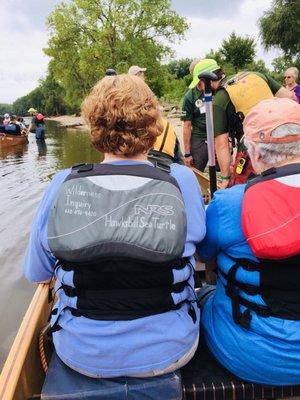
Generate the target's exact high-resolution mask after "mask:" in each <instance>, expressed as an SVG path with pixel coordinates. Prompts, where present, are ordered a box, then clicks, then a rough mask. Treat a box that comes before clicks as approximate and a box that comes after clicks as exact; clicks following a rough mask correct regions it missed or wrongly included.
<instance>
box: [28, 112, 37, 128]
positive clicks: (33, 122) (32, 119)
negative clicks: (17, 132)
mask: <svg viewBox="0 0 300 400" xmlns="http://www.w3.org/2000/svg"><path fill="white" fill-rule="evenodd" d="M27 112H28V113H29V114H30V115H31V116H32V118H31V121H30V124H29V127H28V132H35V130H36V124H35V117H36V115H37V114H38V111H37V110H36V109H35V108H33V107H30V108H29V110H28V111H27Z"/></svg>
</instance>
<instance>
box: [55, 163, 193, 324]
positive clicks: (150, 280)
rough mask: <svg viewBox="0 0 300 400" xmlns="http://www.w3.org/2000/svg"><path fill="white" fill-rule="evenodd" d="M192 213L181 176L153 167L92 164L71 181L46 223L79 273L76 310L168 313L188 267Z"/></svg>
mask: <svg viewBox="0 0 300 400" xmlns="http://www.w3.org/2000/svg"><path fill="white" fill-rule="evenodd" d="M186 229H187V228H186V213H185V207H184V203H183V199H182V195H181V192H180V189H179V187H178V184H177V182H176V180H175V179H174V178H173V177H172V176H170V174H169V173H167V172H164V171H161V170H159V169H157V168H154V167H152V166H149V165H134V166H132V165H131V166H130V165H127V166H124V165H122V166H116V165H110V164H97V165H93V164H88V165H81V166H79V167H77V168H73V169H72V172H71V173H70V175H69V176H68V177H67V178H66V179H65V181H64V183H63V184H62V186H61V188H60V190H59V193H58V195H57V197H56V200H55V203H54V205H53V208H52V210H51V213H50V216H49V220H48V243H49V247H50V250H51V251H52V253H53V254H54V255H55V257H57V259H58V260H59V263H60V265H61V267H62V268H63V269H64V270H67V271H73V272H74V278H73V283H74V287H70V286H66V285H62V289H63V290H64V292H65V294H66V295H67V296H70V297H75V296H76V297H77V307H76V309H75V308H74V309H72V310H71V311H72V312H73V314H74V315H77V316H78V315H84V316H86V317H88V318H95V319H101V320H105V319H109V320H128V319H134V318H140V317H144V316H148V315H153V314H158V313H161V312H166V311H170V310H171V309H176V308H179V307H180V306H181V304H176V305H175V304H174V302H173V298H172V295H171V294H172V293H174V292H181V291H183V290H184V288H185V286H186V284H187V282H186V281H184V282H180V283H177V284H174V283H173V273H172V271H173V270H174V269H182V268H184V267H185V265H186V263H187V259H183V258H182V254H183V251H184V247H185V242H186Z"/></svg>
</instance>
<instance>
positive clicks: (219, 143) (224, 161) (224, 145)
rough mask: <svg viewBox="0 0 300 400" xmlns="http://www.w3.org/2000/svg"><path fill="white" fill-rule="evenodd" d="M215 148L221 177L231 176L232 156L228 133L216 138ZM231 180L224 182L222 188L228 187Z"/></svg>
mask: <svg viewBox="0 0 300 400" xmlns="http://www.w3.org/2000/svg"><path fill="white" fill-rule="evenodd" d="M215 147H216V154H217V159H218V163H219V166H220V170H221V176H230V163H231V155H230V148H229V141H228V133H222V134H221V135H218V136H216V137H215ZM228 183H229V179H228V180H223V181H222V187H223V188H226V187H227V186H228Z"/></svg>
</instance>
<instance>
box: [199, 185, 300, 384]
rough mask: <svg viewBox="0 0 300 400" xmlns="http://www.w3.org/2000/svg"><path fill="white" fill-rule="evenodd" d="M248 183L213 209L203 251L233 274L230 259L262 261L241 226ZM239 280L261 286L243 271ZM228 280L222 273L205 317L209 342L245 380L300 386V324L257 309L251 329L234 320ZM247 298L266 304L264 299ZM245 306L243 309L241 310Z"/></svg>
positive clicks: (217, 198)
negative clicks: (260, 314) (227, 289)
mask: <svg viewBox="0 0 300 400" xmlns="http://www.w3.org/2000/svg"><path fill="white" fill-rule="evenodd" d="M244 188H245V185H236V186H234V187H233V188H231V189H226V190H220V191H218V192H216V193H215V195H214V199H213V200H212V201H211V203H210V204H209V206H208V209H207V213H206V221H207V222H206V224H207V233H206V237H205V239H204V241H203V242H202V243H201V244H200V245H199V247H198V250H199V252H200V255H201V258H202V259H204V260H210V259H213V258H215V257H217V262H218V266H219V268H220V269H221V270H222V271H223V272H225V273H227V272H228V270H229V268H230V267H231V266H232V265H233V264H234V262H233V261H232V260H231V259H230V258H229V257H228V255H229V256H231V257H233V258H247V259H251V260H253V261H257V259H256V258H255V257H254V255H253V254H252V252H251V249H250V247H249V246H248V244H247V242H246V239H245V237H244V234H243V232H242V228H241V207H242V201H243V196H244ZM236 279H237V280H238V281H240V282H242V283H249V284H252V285H254V286H259V273H258V272H250V271H245V270H244V269H242V268H239V269H238V271H237V274H236ZM224 284H225V281H224V278H223V277H222V276H220V274H218V279H217V288H216V292H215V294H214V295H213V296H211V297H210V298H209V299H208V300H207V302H206V303H205V305H204V308H203V310H202V315H201V324H202V333H203V334H204V337H205V340H206V343H207V345H208V347H209V349H210V351H211V352H212V353H213V355H214V356H215V357H216V358H217V360H218V361H219V362H220V363H221V364H223V365H224V366H225V367H226V368H227V369H228V370H230V371H231V372H233V373H234V374H235V375H237V376H239V377H241V378H242V379H245V380H250V381H254V382H258V383H262V384H270V385H279V384H282V385H290V384H299V383H300V321H290V320H282V319H279V318H275V317H268V318H263V317H259V316H258V315H256V314H255V313H254V312H252V311H251V315H252V319H251V325H250V329H249V330H245V329H243V328H242V327H241V326H240V325H237V324H235V323H234V321H233V319H232V310H231V299H230V298H229V297H227V295H226V294H225V287H224ZM240 295H241V296H243V297H244V298H246V299H248V300H251V301H252V302H255V303H258V304H261V305H264V304H265V303H264V301H263V299H262V298H261V296H260V295H254V296H250V295H247V294H246V293H244V292H242V291H241V292H240ZM244 310H245V307H243V306H241V311H244Z"/></svg>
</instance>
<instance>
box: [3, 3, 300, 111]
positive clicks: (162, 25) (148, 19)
mask: <svg viewBox="0 0 300 400" xmlns="http://www.w3.org/2000/svg"><path fill="white" fill-rule="evenodd" d="M299 11H300V3H299V1H297V0H274V1H273V4H272V7H271V8H270V10H268V11H266V13H265V14H264V16H263V17H262V18H260V20H259V24H260V31H261V36H262V40H263V43H264V45H265V47H266V48H270V47H272V46H275V47H277V48H280V49H281V50H282V52H283V55H282V56H281V57H278V58H276V59H274V61H273V63H272V65H273V71H269V70H268V68H267V67H266V65H265V63H264V61H263V60H256V59H255V53H256V49H255V41H254V39H253V38H251V37H248V36H244V37H243V36H240V35H238V34H236V33H235V32H232V33H231V34H230V36H229V37H228V38H225V39H224V40H223V42H222V44H221V46H220V48H218V49H212V50H211V51H210V52H209V53H208V54H206V55H204V56H205V57H207V58H214V59H215V60H216V61H217V62H218V63H219V65H220V66H222V67H223V69H224V70H225V72H226V74H227V76H229V75H232V74H234V73H235V72H236V71H238V70H242V69H248V70H253V71H259V72H263V73H270V74H271V75H272V76H273V77H274V78H275V79H276V80H278V81H279V82H282V76H283V72H284V70H285V69H286V68H288V67H290V66H293V65H294V66H297V67H298V68H300V59H299V43H300V42H299V35H298V32H299V24H300V15H299V14H300V12H299ZM48 26H49V30H50V35H49V40H48V47H47V48H46V49H45V53H46V54H47V55H48V56H49V57H50V59H51V61H50V63H49V68H48V74H47V76H46V78H44V79H42V80H40V82H39V86H38V87H37V88H36V89H34V90H33V91H32V92H30V93H29V94H27V95H26V96H23V97H21V98H19V99H17V100H16V101H15V102H14V103H13V105H7V104H0V114H3V113H4V112H13V113H16V114H20V115H21V114H25V113H26V112H27V110H28V109H29V108H30V107H34V108H37V109H38V110H39V111H41V112H43V113H45V114H46V115H58V114H64V113H74V112H78V111H79V106H80V104H81V102H82V100H83V98H84V97H85V95H86V93H87V92H88V91H89V90H90V88H91V87H92V86H93V85H94V84H95V82H97V81H98V80H99V79H100V78H101V77H103V76H104V74H105V70H106V69H107V68H108V67H113V68H115V69H116V70H117V72H118V73H123V72H127V70H128V68H129V67H130V66H131V65H140V66H142V67H146V68H147V71H146V82H147V83H148V84H149V85H150V87H151V88H152V90H153V91H154V92H155V93H156V94H157V96H158V97H160V98H161V100H162V101H167V102H171V103H178V102H180V100H181V99H182V97H183V95H184V93H185V92H186V91H187V88H188V85H189V83H190V82H191V79H192V77H191V75H190V73H189V65H190V63H191V61H192V59H190V58H183V59H174V58H173V52H172V50H171V48H170V46H169V44H170V43H174V42H175V41H177V40H180V39H182V38H184V34H185V32H186V31H187V29H188V24H187V22H186V20H185V19H184V18H182V17H180V16H179V15H178V14H177V13H176V12H175V11H173V10H172V9H171V1H170V0H157V1H152V0H97V1H96V0H70V1H69V2H67V3H61V4H59V5H58V6H57V7H56V8H55V10H54V11H53V12H52V13H51V14H50V16H49V18H48ZM196 55H197V54H195V56H196ZM198 56H199V55H198Z"/></svg>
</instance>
